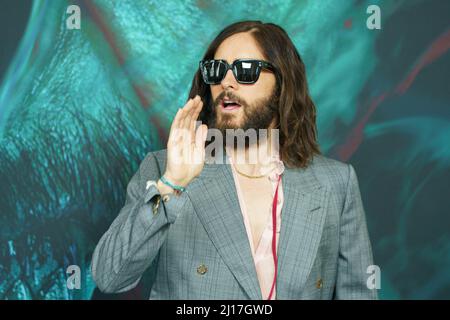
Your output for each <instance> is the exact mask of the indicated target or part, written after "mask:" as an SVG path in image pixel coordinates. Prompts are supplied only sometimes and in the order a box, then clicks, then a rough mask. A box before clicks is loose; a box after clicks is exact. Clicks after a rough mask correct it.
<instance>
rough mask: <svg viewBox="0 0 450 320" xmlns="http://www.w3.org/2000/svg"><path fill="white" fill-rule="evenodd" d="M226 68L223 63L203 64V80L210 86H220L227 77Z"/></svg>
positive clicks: (213, 61) (211, 62)
mask: <svg viewBox="0 0 450 320" xmlns="http://www.w3.org/2000/svg"><path fill="white" fill-rule="evenodd" d="M225 71H226V66H225V64H224V63H223V62H221V61H215V60H212V61H206V62H204V63H203V64H202V75H203V79H204V80H205V82H206V83H208V84H219V83H220V82H221V81H222V79H223V77H224V76H225Z"/></svg>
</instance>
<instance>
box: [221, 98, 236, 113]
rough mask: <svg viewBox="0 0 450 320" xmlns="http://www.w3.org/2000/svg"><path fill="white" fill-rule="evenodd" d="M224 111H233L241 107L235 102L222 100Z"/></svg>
mask: <svg viewBox="0 0 450 320" xmlns="http://www.w3.org/2000/svg"><path fill="white" fill-rule="evenodd" d="M220 106H221V108H222V110H224V111H233V110H237V109H239V108H240V107H241V105H240V104H239V103H237V102H235V101H233V100H222V101H221V103H220Z"/></svg>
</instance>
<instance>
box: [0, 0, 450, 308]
mask: <svg viewBox="0 0 450 320" xmlns="http://www.w3.org/2000/svg"><path fill="white" fill-rule="evenodd" d="M71 4H77V5H79V6H80V8H81V29H80V30H68V29H67V28H66V19H67V18H68V17H69V14H67V13H66V9H67V7H68V6H69V5H71ZM371 4H377V5H378V6H379V7H380V8H381V26H382V28H381V30H369V29H368V28H367V27H366V20H367V18H368V17H369V14H367V13H366V8H367V7H368V6H369V5H371ZM18 6H20V5H18ZM449 12H450V2H449V1H445V0H434V1H433V0H428V1H425V0H408V1H406V0H403V1H401V0H399V1H388V0H385V1H381V0H380V1H375V0H372V1H362V0H361V1H357V0H348V1H344V0H343V1H336V0H320V1H312V0H311V1H239V2H237V1H233V2H224V1H206V0H198V1H173V0H172V1H149V0H116V1H107V0H96V1H89V0H84V1H81V0H80V1H65V0H35V1H33V2H32V6H31V10H30V13H29V18H28V22H27V23H26V25H22V26H21V25H20V23H15V24H14V23H11V24H9V25H8V26H7V28H12V29H14V28H23V29H24V30H25V31H24V32H23V34H22V35H21V37H20V41H19V42H18V45H17V46H16V49H15V50H14V55H13V57H12V58H11V59H9V60H8V61H6V60H5V61H6V63H7V65H6V66H7V68H6V70H5V72H4V73H3V75H1V74H0V76H2V78H1V79H2V81H1V83H0V299H90V298H91V297H92V295H93V292H94V288H95V284H94V283H93V281H92V279H91V276H90V273H89V263H90V259H91V255H92V251H93V249H94V247H95V245H96V243H97V241H98V240H99V238H100V236H101V235H102V234H103V232H105V231H106V229H107V228H108V226H109V224H110V223H111V222H112V220H113V219H114V217H115V216H116V215H117V214H118V212H119V210H120V208H121V207H122V205H123V203H124V199H125V188H126V185H127V182H128V181H129V179H130V178H131V175H132V174H133V173H134V172H135V171H136V169H137V166H138V164H139V163H140V161H141V160H142V159H143V158H144V155H145V154H146V153H147V152H149V151H152V150H157V149H161V148H164V147H165V142H166V139H167V133H168V129H169V126H170V123H171V120H172V118H173V116H174V115H175V112H176V110H177V108H178V107H180V106H182V105H183V104H184V103H183V102H184V101H185V100H186V98H187V94H188V91H189V88H190V84H191V81H192V77H193V74H194V72H195V71H196V68H197V63H198V60H199V59H200V58H201V56H202V54H203V52H204V51H205V49H206V47H207V46H208V44H209V42H210V41H211V40H212V39H213V37H214V36H215V35H216V34H217V33H218V31H220V30H221V29H222V28H223V27H225V26H226V25H228V24H230V23H232V22H235V21H239V20H249V19H251V20H262V21H264V22H274V23H277V24H279V25H281V26H282V27H283V28H284V29H285V30H286V31H287V32H288V34H289V35H290V37H291V38H292V39H293V41H294V43H295V45H296V46H297V48H298V50H299V52H300V53H301V55H302V57H303V59H304V61H305V64H306V67H307V75H308V80H309V86H310V91H311V94H312V97H313V99H314V101H315V103H316V106H317V112H318V120H317V124H318V131H319V143H320V146H321V150H322V152H323V153H324V154H325V155H327V156H329V157H332V158H335V159H339V160H342V161H345V162H350V163H352V164H353V165H354V166H355V169H356V172H357V174H358V179H359V183H360V187H361V193H362V197H363V201H364V205H365V209H366V214H367V218H368V227H369V232H370V236H371V239H372V245H373V249H374V255H375V262H376V264H377V265H379V266H380V268H381V280H382V283H381V290H380V291H379V293H380V297H381V298H384V299H448V298H450V271H449V270H450V216H449V214H450V209H449V208H450V197H449V196H450V187H449V185H450V183H449V181H450V170H449V168H450V110H449V107H450V81H449V80H450V79H449V78H450V77H449V71H450V56H449V49H450V23H449V22H450V16H449V15H448V13H449ZM0 17H1V16H0ZM3 18H5V17H3ZM2 27H3V24H2ZM2 30H3V31H2V33H1V34H2V35H5V34H7V33H8V30H7V29H5V27H3V29H2ZM14 30H15V29H14ZM0 41H1V42H2V43H4V44H5V46H6V45H7V44H8V39H7V38H6V36H5V38H4V39H0ZM5 61H2V63H5ZM73 264H75V265H79V266H80V267H81V271H82V272H81V274H82V281H81V289H79V290H69V289H68V288H67V286H66V279H67V277H68V274H66V268H67V266H69V265H73ZM147 291H148V283H145V281H143V283H142V284H141V285H140V286H139V287H138V288H137V289H136V290H134V291H133V292H130V293H127V294H122V295H120V296H119V298H130V297H134V298H143V297H145V295H146V292H147ZM94 296H95V297H97V298H98V297H101V294H100V293H98V292H97V293H96V294H95V295H94Z"/></svg>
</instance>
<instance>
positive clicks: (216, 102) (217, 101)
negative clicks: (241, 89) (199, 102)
mask: <svg viewBox="0 0 450 320" xmlns="http://www.w3.org/2000/svg"><path fill="white" fill-rule="evenodd" d="M225 96H227V97H228V98H229V99H230V100H233V101H235V102H237V103H239V104H240V105H241V106H247V102H246V101H245V100H244V99H242V98H240V97H239V96H238V95H235V94H234V93H232V92H226V91H222V93H220V94H219V95H218V96H217V98H216V99H215V100H214V103H213V105H214V107H217V106H218V105H219V104H220V101H221V100H222V99H223V98H224V97H225Z"/></svg>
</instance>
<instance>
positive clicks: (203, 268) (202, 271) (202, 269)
mask: <svg viewBox="0 0 450 320" xmlns="http://www.w3.org/2000/svg"><path fill="white" fill-rule="evenodd" d="M206 271H208V268H207V267H206V266H205V265H204V264H203V263H202V264H201V265H199V266H198V267H197V273H198V274H201V275H204V274H205V273H206Z"/></svg>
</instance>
